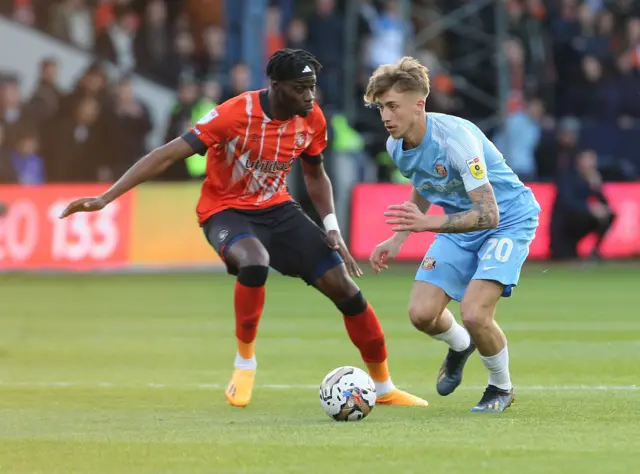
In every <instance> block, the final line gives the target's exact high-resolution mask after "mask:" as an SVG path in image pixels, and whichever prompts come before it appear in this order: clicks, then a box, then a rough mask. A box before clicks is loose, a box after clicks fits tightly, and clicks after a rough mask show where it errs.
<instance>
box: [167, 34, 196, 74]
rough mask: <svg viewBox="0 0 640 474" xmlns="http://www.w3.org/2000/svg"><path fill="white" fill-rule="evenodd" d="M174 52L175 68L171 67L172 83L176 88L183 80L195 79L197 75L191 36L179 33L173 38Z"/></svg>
mask: <svg viewBox="0 0 640 474" xmlns="http://www.w3.org/2000/svg"><path fill="white" fill-rule="evenodd" d="M174 42H175V44H174V51H175V54H176V57H175V66H173V67H172V71H173V72H174V75H173V77H172V81H173V83H175V85H176V87H177V86H178V83H179V82H181V81H182V79H183V78H185V77H189V78H195V77H196V76H197V75H198V70H199V68H198V65H197V64H196V61H195V44H194V42H193V36H192V35H191V33H189V32H188V31H179V32H178V33H177V34H176V37H175V41H174Z"/></svg>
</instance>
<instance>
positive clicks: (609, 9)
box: [0, 0, 640, 184]
mask: <svg viewBox="0 0 640 474" xmlns="http://www.w3.org/2000/svg"><path fill="white" fill-rule="evenodd" d="M354 1H355V0H354ZM499 1H501V2H502V3H503V4H504V7H505V12H506V22H507V28H508V33H507V36H506V38H505V39H504V41H503V43H502V50H501V51H496V52H495V54H491V55H489V56H487V57H486V58H485V59H484V60H483V61H484V62H477V61H476V62H473V61H471V62H469V61H466V64H467V67H466V68H465V67H464V66H461V64H462V63H465V61H458V59H460V58H464V57H467V56H469V55H470V53H473V52H474V51H476V50H477V49H478V45H477V39H476V38H474V37H473V35H470V34H469V33H466V34H462V33H460V30H459V29H458V30H457V31H458V32H456V30H455V29H453V30H450V31H446V32H443V34H441V35H438V36H437V37H436V38H434V39H431V40H429V41H427V42H425V43H421V44H420V43H417V42H416V38H417V33H418V32H420V31H422V30H424V29H425V28H429V27H430V26H433V25H434V24H437V23H438V21H439V20H440V19H441V18H442V17H443V16H444V15H447V14H448V13H450V12H452V11H453V10H455V9H457V8H460V7H465V6H467V5H468V4H469V3H472V0H414V1H413V2H412V3H413V7H414V8H412V10H413V17H412V18H413V20H412V21H406V20H405V19H404V17H403V15H402V11H401V8H400V7H401V4H400V2H398V1H397V0H358V1H357V23H356V25H357V27H356V30H357V31H356V32H355V33H354V34H353V36H355V37H356V38H357V48H356V56H355V58H353V59H354V61H355V63H356V72H355V82H356V84H355V87H353V94H354V96H355V97H356V99H357V102H356V103H357V105H358V106H357V113H355V114H354V115H352V116H350V117H349V118H348V119H347V117H346V116H345V115H344V113H343V109H344V107H345V97H346V94H345V86H344V77H345V69H344V65H345V60H346V59H347V58H345V54H346V53H345V51H347V50H348V48H345V47H344V44H345V43H344V42H345V38H346V37H347V36H349V35H348V34H347V33H348V31H347V26H346V25H347V19H346V15H345V4H346V2H345V1H337V0H309V1H306V2H294V1H291V0H272V1H271V2H270V6H269V8H268V9H267V14H266V15H265V18H264V22H265V41H264V44H263V45H262V46H263V48H264V51H263V52H264V57H265V58H267V57H268V56H269V55H270V54H271V53H272V52H273V51H275V50H277V49H279V48H282V47H284V46H288V47H294V48H305V49H308V50H310V51H311V52H312V53H314V54H315V55H316V56H317V57H318V59H319V60H320V61H321V62H322V63H323V64H324V70H323V72H322V74H321V75H320V77H319V78H318V81H319V87H318V89H319V92H318V94H319V101H320V102H321V104H322V105H323V107H324V108H325V112H326V114H327V116H328V119H329V123H330V137H331V139H332V149H331V151H332V152H333V154H334V155H335V156H336V157H338V158H339V160H350V161H351V162H352V164H354V165H353V166H355V171H354V172H353V173H351V175H350V176H351V178H350V179H353V180H360V181H361V180H379V181H389V180H391V181H395V180H401V179H402V178H401V177H400V176H398V175H397V174H396V173H394V168H393V165H392V164H391V163H390V162H389V159H388V156H386V153H385V152H384V150H385V148H384V141H385V139H386V134H385V131H384V128H383V127H382V126H381V123H380V120H379V117H378V116H377V112H376V111H375V110H373V109H368V108H365V107H362V105H361V104H362V100H361V97H362V93H363V90H364V87H365V84H366V80H367V78H368V76H369V74H370V73H371V71H372V70H373V69H375V68H376V67H377V66H378V65H379V64H382V63H388V62H394V61H396V60H397V59H399V58H400V57H401V56H402V55H404V54H406V53H409V54H412V55H414V56H416V57H418V58H419V59H420V60H421V61H422V62H423V63H424V64H426V65H427V66H428V67H429V68H430V70H431V79H432V93H431V96H430V98H429V100H428V104H427V110H428V111H431V112H445V113H453V114H456V115H461V116H463V117H467V118H469V119H472V120H474V121H480V122H482V123H485V122H484V119H486V117H488V116H489V115H491V114H494V113H495V112H496V111H495V110H491V108H490V107H488V106H487V105H486V104H485V105H482V104H481V103H480V102H478V101H474V100H473V99H472V98H470V97H472V94H469V93H468V90H467V89H468V87H469V85H473V87H474V90H476V91H479V92H478V94H480V93H484V94H485V95H486V94H496V84H498V83H499V80H498V77H497V73H496V72H495V71H497V68H496V67H495V63H496V62H497V61H505V64H506V66H507V71H508V79H509V81H508V84H509V85H508V90H507V91H506V96H504V98H505V101H504V103H503V104H500V105H501V106H503V107H504V112H505V114H506V117H505V118H504V119H503V120H497V121H493V122H491V121H489V122H486V126H484V127H483V128H484V129H485V130H486V131H487V133H488V134H489V135H490V136H491V137H492V138H493V139H494V140H495V142H496V145H497V146H498V147H499V148H500V150H501V151H502V152H503V154H504V155H505V157H506V159H507V161H508V162H509V164H510V165H511V166H512V168H513V169H514V170H515V171H516V172H517V173H518V174H519V175H520V176H521V177H522V178H523V179H524V180H541V181H545V180H547V181H549V180H553V179H556V178H557V177H558V176H559V174H561V173H562V172H564V171H566V170H567V169H570V168H572V167H573V166H574V164H575V157H576V156H577V155H578V154H579V153H580V152H582V151H584V150H589V151H592V152H593V153H594V154H595V156H596V159H597V168H598V170H599V172H600V173H602V175H603V177H604V179H605V180H631V179H636V178H637V177H638V176H640V153H638V152H637V150H639V149H640V138H638V137H640V134H639V133H638V131H639V130H640V93H639V91H640V74H639V73H640V2H637V1H634V0H583V1H580V0H499ZM237 3H238V4H240V3H242V2H237ZM230 4H233V2H225V1H222V0H183V1H168V0H0V13H2V14H4V15H6V16H8V17H10V18H12V19H13V20H14V21H16V22H19V23H22V24H23V25H26V26H28V27H32V28H37V29H39V30H41V31H44V32H46V33H48V34H50V35H52V36H54V37H57V38H59V39H60V40H62V41H64V42H66V43H68V44H71V45H73V46H74V47H77V48H80V49H82V50H85V51H88V52H91V53H92V54H93V56H94V57H95V60H96V61H95V63H94V64H92V65H91V66H90V67H89V68H88V69H87V70H86V71H84V72H83V73H82V74H81V76H80V77H79V78H78V80H77V84H76V86H75V88H73V89H72V90H71V91H62V90H61V89H60V88H59V86H58V82H57V70H58V65H57V63H56V59H55V58H47V59H45V60H43V62H42V64H41V76H40V82H39V85H38V87H37V89H36V90H35V92H33V94H32V95H31V97H30V98H28V99H26V100H24V98H23V95H22V93H21V89H20V87H21V82H20V78H19V77H18V76H16V75H14V74H13V73H12V72H11V71H1V70H0V180H1V181H2V182H18V183H23V184H29V183H40V182H56V181H95V180H99V181H109V180H112V179H114V178H115V177H117V176H118V175H119V174H120V173H121V172H122V171H123V170H124V169H126V168H127V167H128V166H130V165H131V164H132V163H133V162H134V161H135V160H136V159H137V158H139V157H140V156H141V155H143V154H144V153H145V151H147V150H146V137H147V135H148V134H149V132H150V131H151V129H152V123H153V122H152V120H151V118H150V116H149V109H148V106H147V104H145V103H143V102H142V101H141V100H140V99H139V98H137V97H136V94H135V93H134V89H133V88H132V82H131V79H130V75H131V74H140V75H142V76H144V77H147V78H149V79H151V80H152V81H155V82H157V83H158V84H161V85H164V86H166V87H168V88H170V89H172V90H175V91H176V103H175V107H174V108H173V111H172V115H171V118H170V120H169V124H168V127H167V130H163V131H162V133H163V135H164V136H165V137H166V139H167V140H169V139H172V138H174V137H176V136H178V135H180V134H181V133H182V132H183V131H184V130H185V129H186V128H187V127H188V126H190V125H191V124H192V123H193V122H194V120H197V118H198V117H200V116H202V115H204V113H205V112H206V111H207V110H208V109H210V108H211V107H213V106H215V105H216V104H218V103H220V102H222V101H225V100H227V99H228V98H230V97H232V96H234V95H236V94H238V93H241V92H243V91H245V90H247V89H248V88H249V87H250V83H251V70H250V68H249V67H248V66H247V65H246V64H244V63H243V62H242V58H241V51H240V50H239V48H238V47H237V41H236V38H235V37H234V35H237V34H238V33H237V32H235V29H234V28H233V27H229V25H232V26H233V25H234V22H238V21H241V16H240V17H238V14H239V13H238V12H239V10H232V11H225V8H224V7H225V6H228V5H230ZM233 8H235V7H233ZM238 8H239V7H238ZM425 12H427V13H425ZM496 18H497V16H496V15H495V12H494V11H493V9H485V10H483V11H479V12H478V14H476V15H471V16H468V17H466V18H463V19H462V20H461V25H460V26H461V28H462V29H463V30H464V29H466V30H467V31H471V29H472V28H476V29H480V30H483V31H485V32H486V33H490V34H493V33H496V32H497V31H498V29H499V25H498V24H497V23H496V21H497V20H496ZM478 57H480V56H478ZM104 60H106V61H110V62H111V63H113V64H115V65H116V67H117V68H118V70H119V71H120V74H121V75H120V77H119V79H117V80H116V81H115V82H114V81H109V80H108V79H107V75H106V74H105V72H104V70H103V67H102V65H101V61H104ZM0 69H1V68H0ZM465 85H467V86H465ZM347 90H349V88H347ZM478 94H476V96H477V95H478ZM494 109H495V107H494ZM338 158H334V166H335V167H336V169H338V170H340V169H341V165H342V162H339V163H337V162H336V160H337V159H338ZM353 166H352V167H353ZM202 171H203V169H202V167H201V165H196V166H193V167H190V165H189V163H187V164H185V165H184V166H182V165H181V166H179V167H178V166H177V167H175V168H174V169H172V170H171V171H170V172H169V173H168V174H167V175H165V176H164V177H163V179H175V180H180V179H189V178H191V177H198V176H200V175H201V174H202Z"/></svg>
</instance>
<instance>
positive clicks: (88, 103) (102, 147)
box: [43, 96, 115, 182]
mask: <svg viewBox="0 0 640 474" xmlns="http://www.w3.org/2000/svg"><path fill="white" fill-rule="evenodd" d="M100 113H101V105H100V102H99V101H98V100H97V99H96V98H94V97H91V96H87V97H84V98H83V99H82V100H81V101H80V102H79V103H78V105H77V108H76V110H75V111H74V114H73V115H71V116H69V117H67V118H65V119H64V120H61V121H59V122H57V123H56V124H55V125H54V126H53V127H52V131H53V133H51V134H49V135H47V143H45V145H46V146H45V147H44V150H43V154H44V159H45V162H46V167H47V176H48V181H50V182H94V181H107V180H110V179H113V178H114V177H115V176H113V175H112V174H110V172H109V169H108V166H107V163H106V160H107V159H108V158H109V156H108V151H109V149H110V148H109V142H110V140H111V138H110V137H106V136H104V127H103V126H102V122H101V121H100V120H99V119H100Z"/></svg>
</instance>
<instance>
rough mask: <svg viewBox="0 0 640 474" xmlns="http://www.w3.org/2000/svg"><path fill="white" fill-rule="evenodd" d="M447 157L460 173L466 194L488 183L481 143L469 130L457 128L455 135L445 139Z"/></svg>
mask: <svg viewBox="0 0 640 474" xmlns="http://www.w3.org/2000/svg"><path fill="white" fill-rule="evenodd" d="M447 156H448V158H449V160H450V162H451V166H453V168H455V169H456V170H458V172H459V173H460V176H461V177H462V181H463V182H464V188H465V190H466V191H467V192H469V191H473V190H474V189H476V188H479V187H480V186H482V185H484V184H487V183H488V182H489V177H488V176H487V164H486V162H485V160H484V151H483V149H482V142H481V141H480V140H479V139H478V138H477V137H475V136H474V135H473V134H472V133H471V132H470V131H469V130H467V129H465V128H463V127H459V128H458V130H457V133H455V134H454V135H452V136H450V137H448V138H447Z"/></svg>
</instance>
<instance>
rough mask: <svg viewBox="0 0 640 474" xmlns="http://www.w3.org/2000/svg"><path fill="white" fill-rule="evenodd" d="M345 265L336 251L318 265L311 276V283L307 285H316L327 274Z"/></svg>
mask: <svg viewBox="0 0 640 474" xmlns="http://www.w3.org/2000/svg"><path fill="white" fill-rule="evenodd" d="M343 263H344V260H343V259H342V257H341V256H340V254H339V253H338V252H336V251H335V250H334V251H333V252H332V253H331V256H330V257H329V258H327V259H325V260H322V261H321V262H320V263H318V265H316V268H315V269H314V271H313V273H312V274H311V278H310V281H307V284H309V285H315V283H316V281H318V280H319V279H320V278H321V277H322V276H323V275H324V274H325V273H327V272H328V271H329V270H331V269H333V268H335V267H337V266H339V265H342V264H343Z"/></svg>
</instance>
